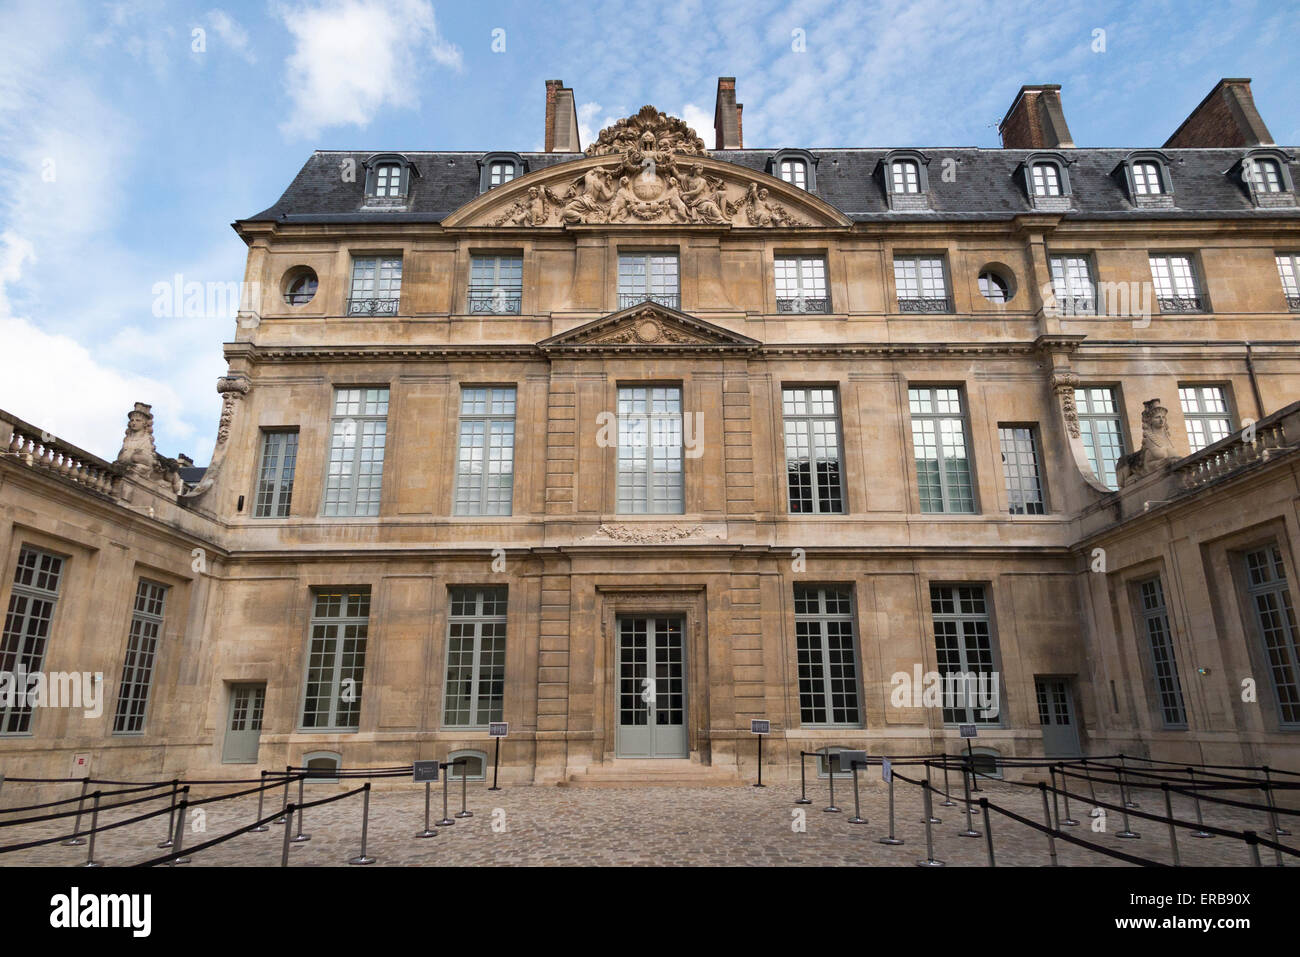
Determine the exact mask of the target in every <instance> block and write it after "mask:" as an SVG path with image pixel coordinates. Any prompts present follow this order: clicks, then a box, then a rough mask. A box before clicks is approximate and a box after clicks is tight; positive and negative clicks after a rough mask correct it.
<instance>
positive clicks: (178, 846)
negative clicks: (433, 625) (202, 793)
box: [167, 784, 190, 867]
mask: <svg viewBox="0 0 1300 957" xmlns="http://www.w3.org/2000/svg"><path fill="white" fill-rule="evenodd" d="M189 809H190V786H189V785H188V784H187V785H185V787H183V788H181V803H180V806H179V807H178V808H177V810H178V811H179V812H180V813H179V814H178V815H177V818H176V837H175V838H174V839H173V841H174V844H173V847H174V850H173V853H175V854H179V853H181V851H182V850H183V849H184V847H185V819H186V817H188V815H189ZM189 862H190V859H189V858H188V857H177V858H174V859H172V860H170V861H168V862H167V866H168V867H174V866H175V865H177V864H188V863H189Z"/></svg>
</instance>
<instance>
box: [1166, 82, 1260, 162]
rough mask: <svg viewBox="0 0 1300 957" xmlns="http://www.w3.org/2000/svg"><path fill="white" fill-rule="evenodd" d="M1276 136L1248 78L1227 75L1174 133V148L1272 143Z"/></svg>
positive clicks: (1169, 141)
mask: <svg viewBox="0 0 1300 957" xmlns="http://www.w3.org/2000/svg"><path fill="white" fill-rule="evenodd" d="M1272 145H1273V135H1272V134H1271V133H1269V131H1268V127H1267V126H1265V125H1264V120H1263V119H1262V118H1261V117H1260V115H1259V112H1258V111H1257V110H1256V109H1255V98H1254V97H1253V96H1251V95H1250V78H1249V77H1224V78H1223V79H1222V80H1220V81H1219V82H1218V83H1216V84H1215V85H1214V89H1213V90H1211V91H1210V93H1209V95H1208V96H1206V98H1205V99H1203V100H1201V103H1200V105H1199V106H1198V107H1196V109H1194V110H1192V112H1191V115H1190V116H1188V117H1187V119H1185V120H1183V125H1182V126H1180V127H1178V129H1176V130H1174V135H1173V136H1171V137H1169V139H1167V140H1165V146H1167V147H1170V148H1172V149H1177V148H1179V147H1188V146H1220V147H1234V146H1272Z"/></svg>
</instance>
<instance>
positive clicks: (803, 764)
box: [794, 748, 812, 804]
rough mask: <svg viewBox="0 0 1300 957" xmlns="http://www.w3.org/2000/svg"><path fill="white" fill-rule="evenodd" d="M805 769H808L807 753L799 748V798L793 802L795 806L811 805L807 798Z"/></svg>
mask: <svg viewBox="0 0 1300 957" xmlns="http://www.w3.org/2000/svg"><path fill="white" fill-rule="evenodd" d="M807 769H808V752H807V751H805V750H803V748H800V749H799V797H798V798H797V799H796V800H795V802H794V803H795V804H812V800H811V799H810V798H809V797H808V770H807Z"/></svg>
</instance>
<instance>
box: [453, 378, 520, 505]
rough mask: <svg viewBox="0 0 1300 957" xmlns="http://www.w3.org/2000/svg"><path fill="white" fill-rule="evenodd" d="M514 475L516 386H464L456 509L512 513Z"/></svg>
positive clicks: (457, 457) (457, 465)
mask: <svg viewBox="0 0 1300 957" xmlns="http://www.w3.org/2000/svg"><path fill="white" fill-rule="evenodd" d="M514 478H515V390H514V387H512V386H495V387H476V388H465V389H461V392H460V445H459V451H458V452H457V455H456V504H455V513H456V514H457V515H509V514H510V505H511V499H512V498H513V495H514Z"/></svg>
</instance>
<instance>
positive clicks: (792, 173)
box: [781, 159, 808, 189]
mask: <svg viewBox="0 0 1300 957" xmlns="http://www.w3.org/2000/svg"><path fill="white" fill-rule="evenodd" d="M781 178H782V179H783V180H785V181H786V182H787V183H789V184H790V185H791V186H798V187H799V188H800V189H807V188H808V164H807V163H805V162H804V161H803V160H801V159H788V160H784V161H783V162H782V163H781Z"/></svg>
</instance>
